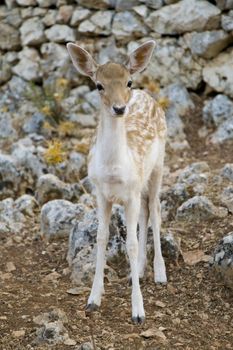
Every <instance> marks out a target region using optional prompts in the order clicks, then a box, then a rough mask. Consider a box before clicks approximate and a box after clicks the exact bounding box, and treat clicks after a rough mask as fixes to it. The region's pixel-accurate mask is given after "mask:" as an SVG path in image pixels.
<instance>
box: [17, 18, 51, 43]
mask: <svg viewBox="0 0 233 350" xmlns="http://www.w3.org/2000/svg"><path fill="white" fill-rule="evenodd" d="M20 34H21V41H22V44H23V45H38V44H41V43H43V42H44V41H45V35H44V25H43V23H42V22H41V20H40V19H39V18H38V17H33V18H29V19H28V20H26V21H25V22H23V25H22V26H21V27H20Z"/></svg>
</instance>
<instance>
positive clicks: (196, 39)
mask: <svg viewBox="0 0 233 350" xmlns="http://www.w3.org/2000/svg"><path fill="white" fill-rule="evenodd" d="M185 40H186V41H187V43H188V46H189V48H190V50H191V52H192V54H193V55H197V56H201V57H203V58H207V59H209V58H213V57H215V56H217V54H219V52H221V51H222V50H223V49H225V48H226V47H227V46H228V45H229V44H230V43H231V42H232V41H233V36H232V35H230V34H228V33H226V32H224V31H223V30H213V31H207V32H202V33H190V34H186V35H185Z"/></svg>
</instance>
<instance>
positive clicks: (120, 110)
mask: <svg viewBox="0 0 233 350" xmlns="http://www.w3.org/2000/svg"><path fill="white" fill-rule="evenodd" d="M112 108H113V110H114V112H115V113H116V114H117V115H122V114H124V113H125V108H126V106H120V107H119V106H113V107H112Z"/></svg>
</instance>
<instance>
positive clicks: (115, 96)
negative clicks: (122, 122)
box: [67, 40, 155, 117]
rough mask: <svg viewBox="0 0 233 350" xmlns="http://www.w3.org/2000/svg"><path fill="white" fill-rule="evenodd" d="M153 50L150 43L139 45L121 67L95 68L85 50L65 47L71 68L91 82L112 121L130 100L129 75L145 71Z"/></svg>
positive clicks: (73, 46)
mask: <svg viewBox="0 0 233 350" xmlns="http://www.w3.org/2000/svg"><path fill="white" fill-rule="evenodd" d="M154 47H155V42H154V41H153V40H150V41H147V42H146V43H144V44H142V45H141V46H139V47H138V48H137V49H136V50H134V51H133V52H132V53H131V54H130V55H129V56H128V60H127V62H126V64H125V65H122V64H119V63H114V62H107V63H105V64H103V65H98V64H97V63H96V62H95V60H94V59H93V58H92V57H91V55H90V54H89V53H88V52H87V51H86V50H84V49H83V48H81V47H80V46H78V45H76V44H73V43H68V44H67V50H68V52H69V54H70V56H71V59H72V62H73V64H74V66H75V68H76V69H77V71H78V72H79V73H81V74H83V75H86V76H88V77H90V78H91V79H92V80H93V81H94V83H95V84H96V87H97V89H98V91H99V93H100V96H101V100H102V103H103V104H104V106H105V108H107V109H108V111H109V112H110V114H111V115H112V116H113V117H120V116H123V115H124V114H125V111H126V107H127V104H128V102H129V100H130V97H131V85H132V75H133V74H134V73H136V72H141V71H143V70H144V69H145V68H146V66H147V65H148V63H149V62H150V59H151V56H152V53H153V49H154Z"/></svg>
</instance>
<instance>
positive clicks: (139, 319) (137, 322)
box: [132, 316, 146, 325]
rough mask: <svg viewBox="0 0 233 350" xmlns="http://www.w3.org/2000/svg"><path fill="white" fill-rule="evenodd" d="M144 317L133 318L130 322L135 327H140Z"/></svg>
mask: <svg viewBox="0 0 233 350" xmlns="http://www.w3.org/2000/svg"><path fill="white" fill-rule="evenodd" d="M145 319H146V318H145V316H133V317H132V321H133V323H134V324H135V325H140V324H143V323H144V322H145Z"/></svg>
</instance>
